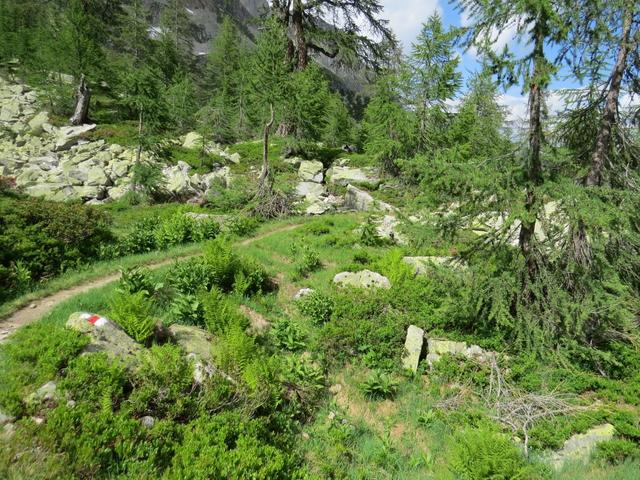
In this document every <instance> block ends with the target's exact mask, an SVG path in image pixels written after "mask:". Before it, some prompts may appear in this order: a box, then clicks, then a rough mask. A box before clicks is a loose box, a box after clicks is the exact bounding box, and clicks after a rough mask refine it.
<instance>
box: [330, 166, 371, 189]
mask: <svg viewBox="0 0 640 480" xmlns="http://www.w3.org/2000/svg"><path fill="white" fill-rule="evenodd" d="M327 180H328V181H329V183H334V184H337V185H349V184H351V185H365V186H370V187H371V188H374V189H375V188H378V186H379V185H380V177H379V174H378V171H377V170H376V169H375V168H366V167H365V168H353V167H347V166H334V167H331V168H330V169H329V170H328V171H327Z"/></svg>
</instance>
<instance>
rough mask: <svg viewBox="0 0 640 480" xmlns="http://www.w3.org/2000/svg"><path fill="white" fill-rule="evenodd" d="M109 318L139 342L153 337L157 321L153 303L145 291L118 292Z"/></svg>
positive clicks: (111, 304)
mask: <svg viewBox="0 0 640 480" xmlns="http://www.w3.org/2000/svg"><path fill="white" fill-rule="evenodd" d="M109 318H110V319H111V320H113V321H114V322H116V323H117V324H118V325H120V326H121V327H122V329H123V330H124V331H125V332H127V334H128V335H129V336H130V337H132V338H133V339H134V340H135V341H136V342H138V343H145V342H146V341H147V340H148V339H149V338H150V337H151V335H152V334H153V331H154V328H155V323H156V322H155V319H154V317H153V304H152V303H151V300H149V298H148V297H147V295H146V293H145V292H143V291H141V292H136V293H125V292H119V293H116V295H115V296H114V297H113V299H112V300H111V303H110V305H109Z"/></svg>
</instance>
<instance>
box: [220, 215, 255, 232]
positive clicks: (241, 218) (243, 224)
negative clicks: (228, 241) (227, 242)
mask: <svg viewBox="0 0 640 480" xmlns="http://www.w3.org/2000/svg"><path fill="white" fill-rule="evenodd" d="M259 224H260V223H259V222H258V220H257V219H256V218H255V217H249V216H246V215H236V216H234V217H231V218H230V219H229V220H227V222H226V223H225V227H226V228H227V231H228V232H229V233H230V234H232V235H237V236H238V237H244V236H246V235H249V234H250V233H253V232H255V230H256V229H257V228H258V225H259Z"/></svg>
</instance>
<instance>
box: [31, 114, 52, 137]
mask: <svg viewBox="0 0 640 480" xmlns="http://www.w3.org/2000/svg"><path fill="white" fill-rule="evenodd" d="M45 123H49V113H48V112H40V113H38V114H37V115H36V116H35V117H33V118H32V119H31V120H29V123H28V124H27V125H28V126H29V133H30V134H31V135H36V136H39V135H42V133H43V132H44V124H45Z"/></svg>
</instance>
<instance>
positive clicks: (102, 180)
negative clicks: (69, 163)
mask: <svg viewBox="0 0 640 480" xmlns="http://www.w3.org/2000/svg"><path fill="white" fill-rule="evenodd" d="M109 183H110V181H109V177H108V176H107V174H106V173H105V171H104V169H103V168H102V167H92V168H91V169H89V170H88V171H87V181H86V185H88V186H92V187H98V186H104V185H108V184H109Z"/></svg>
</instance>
